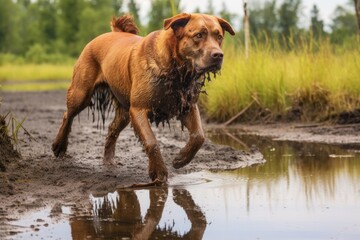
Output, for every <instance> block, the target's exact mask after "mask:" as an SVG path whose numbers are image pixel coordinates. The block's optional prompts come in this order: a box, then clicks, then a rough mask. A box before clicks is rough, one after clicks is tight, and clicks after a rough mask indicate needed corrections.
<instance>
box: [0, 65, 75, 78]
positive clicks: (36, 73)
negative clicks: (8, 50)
mask: <svg viewBox="0 0 360 240" xmlns="http://www.w3.org/2000/svg"><path fill="white" fill-rule="evenodd" d="M72 70H73V64H3V65H0V81H8V82H24V81H34V80H36V81H42V80H52V81H56V80H70V79H71V75H72Z"/></svg>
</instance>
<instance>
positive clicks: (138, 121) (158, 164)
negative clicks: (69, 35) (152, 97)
mask: <svg viewBox="0 0 360 240" xmlns="http://www.w3.org/2000/svg"><path fill="white" fill-rule="evenodd" d="M130 116H131V124H132V126H133V128H134V131H135V133H136V134H137V135H138V137H139V138H140V141H141V142H142V143H143V145H144V148H145V152H146V154H147V155H148V157H149V176H150V178H151V180H153V181H154V180H156V179H159V180H161V181H166V180H167V176H168V172H167V169H166V166H165V163H164V161H163V158H162V156H161V152H160V148H159V145H158V144H157V141H156V138H155V135H154V133H153V131H152V130H151V127H150V123H149V120H148V115H147V111H146V110H145V109H139V108H133V107H132V108H130Z"/></svg>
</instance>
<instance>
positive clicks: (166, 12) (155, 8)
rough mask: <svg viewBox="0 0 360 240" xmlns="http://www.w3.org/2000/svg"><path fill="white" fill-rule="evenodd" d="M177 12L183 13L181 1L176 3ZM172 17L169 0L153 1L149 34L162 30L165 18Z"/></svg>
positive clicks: (178, 0)
mask: <svg viewBox="0 0 360 240" xmlns="http://www.w3.org/2000/svg"><path fill="white" fill-rule="evenodd" d="M174 6H175V8H176V9H175V11H176V12H181V10H180V0H175V1H174ZM171 16H172V9H171V4H170V2H169V1H168V0H152V1H151V5H150V12H149V23H148V29H147V31H148V32H151V31H154V30H157V29H161V28H162V27H163V21H164V19H165V18H169V17H171Z"/></svg>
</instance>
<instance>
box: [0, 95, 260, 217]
mask: <svg viewBox="0 0 360 240" xmlns="http://www.w3.org/2000/svg"><path fill="white" fill-rule="evenodd" d="M1 97H2V98H3V103H2V106H1V108H0V114H5V113H7V112H9V111H11V112H12V113H13V116H15V117H16V118H17V119H18V120H21V119H23V118H24V117H26V120H25V123H24V127H25V128H26V129H27V130H28V131H29V132H30V134H31V137H32V139H33V140H32V139H30V138H29V137H28V136H26V135H24V134H23V133H21V134H20V135H19V138H20V139H22V141H21V142H20V149H21V155H22V158H21V159H20V160H17V161H12V162H11V163H10V164H8V165H7V169H6V171H5V172H4V171H3V172H0V176H1V182H0V184H1V185H2V188H0V189H1V192H0V213H2V214H3V216H6V215H7V213H9V212H11V214H12V215H13V214H14V213H16V212H23V211H26V210H28V209H31V208H33V207H40V206H46V205H50V206H52V205H56V204H58V203H60V204H68V203H72V204H78V205H81V204H86V203H87V199H88V196H89V193H90V192H91V193H93V194H94V193H95V194H100V193H106V192H108V191H114V190H115V189H116V188H118V187H123V186H127V185H130V184H134V183H143V182H149V177H148V174H147V157H146V155H145V153H144V152H143V150H142V146H141V145H140V143H139V142H138V140H137V138H136V137H135V136H134V133H133V130H132V128H131V127H127V128H126V129H125V130H124V131H123V132H122V133H121V134H120V137H119V140H118V142H117V149H116V160H115V161H116V163H117V165H116V166H111V167H106V166H104V165H103V164H102V154H103V145H104V141H105V136H106V133H107V130H104V129H101V128H100V129H98V128H97V123H96V122H95V123H93V122H92V117H91V116H90V117H88V112H87V110H85V111H84V112H83V113H81V115H80V117H79V118H78V119H75V121H74V124H73V129H72V133H71V135H70V139H69V148H68V152H67V153H68V156H66V157H65V158H63V159H56V158H54V157H53V154H52V152H51V143H52V140H53V138H54V136H55V134H56V133H57V130H58V127H59V125H60V123H61V119H62V115H63V112H64V110H65V92H64V91H58V92H38V93H1ZM111 119H112V117H111V116H110V117H109V120H111ZM105 125H106V126H107V125H108V123H106V124H105ZM153 129H154V131H155V132H156V135H157V139H158V141H159V144H160V147H161V149H162V152H163V155H164V158H165V160H166V165H167V167H168V169H169V178H170V180H171V179H172V178H174V176H177V175H180V174H186V173H189V172H196V171H202V170H206V169H212V170H221V169H234V168H239V167H245V166H248V165H251V164H256V163H261V162H263V161H264V159H263V157H262V155H261V154H260V153H259V152H258V151H257V150H255V149H254V150H251V151H250V152H242V151H237V150H234V149H232V148H230V147H225V146H219V145H215V144H212V143H211V142H209V141H207V142H206V143H205V144H204V146H203V147H202V149H201V150H200V151H199V153H198V154H197V155H196V157H195V158H194V160H193V161H192V163H191V164H189V165H188V166H186V167H184V168H182V169H180V170H175V169H173V168H172V166H171V162H172V159H173V158H174V157H175V155H176V154H177V153H178V152H179V150H180V148H181V147H182V146H184V145H185V141H186V139H187V133H186V132H182V131H181V128H180V126H179V125H178V123H176V122H174V123H172V124H171V127H168V126H165V127H159V128H156V127H154V128H153ZM84 200H85V201H84Z"/></svg>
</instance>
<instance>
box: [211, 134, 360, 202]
mask: <svg viewBox="0 0 360 240" xmlns="http://www.w3.org/2000/svg"><path fill="white" fill-rule="evenodd" d="M208 137H209V138H210V139H211V140H212V141H214V142H215V143H220V144H226V145H230V146H232V147H234V148H238V149H242V150H243V149H246V148H250V147H251V146H253V145H255V146H257V147H258V148H259V150H260V151H261V152H262V154H263V155H264V158H265V159H266V160H267V162H266V163H265V164H263V165H258V166H254V167H249V168H242V169H237V170H234V171H230V172H226V173H224V174H230V175H233V176H236V177H237V178H243V179H245V180H246V182H247V186H246V188H247V190H246V192H247V195H248V197H247V198H248V199H249V198H251V195H252V192H257V193H258V194H259V191H265V192H266V194H264V193H262V194H264V195H266V196H267V197H266V198H267V200H269V201H272V199H274V198H277V197H276V195H279V194H293V196H292V197H293V198H294V199H295V200H296V201H300V200H304V201H305V204H306V205H308V206H313V205H314V204H318V203H324V202H329V201H334V200H339V199H343V200H349V199H352V200H354V198H356V196H357V194H358V192H359V189H360V181H359V180H360V155H359V154H358V153H356V152H355V151H353V150H351V149H350V150H349V149H344V148H342V147H341V146H335V145H326V144H316V143H302V142H288V141H273V140H272V139H271V138H266V137H259V136H255V135H246V133H244V132H241V131H240V130H221V129H220V130H219V129H218V130H213V131H210V132H208ZM239 142H241V144H239ZM259 189H261V190H259Z"/></svg>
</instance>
